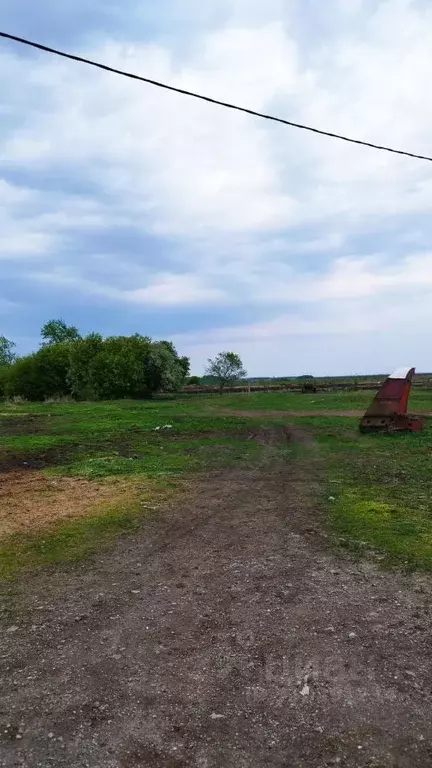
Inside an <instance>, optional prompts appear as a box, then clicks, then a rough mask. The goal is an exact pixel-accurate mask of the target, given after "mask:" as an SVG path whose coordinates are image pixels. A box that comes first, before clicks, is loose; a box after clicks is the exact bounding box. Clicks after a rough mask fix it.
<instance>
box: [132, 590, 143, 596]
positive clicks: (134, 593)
mask: <svg viewBox="0 0 432 768" xmlns="http://www.w3.org/2000/svg"><path fill="white" fill-rule="evenodd" d="M131 592H132V594H133V595H139V594H140V592H141V590H140V589H131Z"/></svg>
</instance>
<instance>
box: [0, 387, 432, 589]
mask: <svg viewBox="0 0 432 768" xmlns="http://www.w3.org/2000/svg"><path fill="white" fill-rule="evenodd" d="M370 399H371V395H370V393H368V392H338V393H332V392H328V393H322V394H318V395H302V394H300V393H282V392H277V393H256V394H251V395H227V396H222V397H219V396H210V397H208V396H197V397H192V396H188V397H184V398H180V399H156V400H154V401H151V402H127V401H121V402H111V403H78V404H74V403H59V404H43V405H42V404H41V405H39V404H21V405H5V404H0V437H1V441H0V522H1V521H2V520H3V522H5V526H6V527H5V533H4V534H3V535H1V526H0V537H1V538H0V574H2V575H3V576H6V577H7V576H11V575H13V574H14V573H15V572H16V571H17V570H19V569H21V568H22V567H35V566H38V565H40V564H43V563H55V562H59V561H62V560H74V559H77V558H80V557H82V556H84V555H87V554H89V553H91V552H93V551H95V550H96V549H97V548H98V547H99V546H101V544H102V543H106V542H109V541H110V540H111V539H112V538H113V537H114V536H116V535H119V534H121V533H127V532H130V531H131V530H135V529H136V528H137V527H138V526H139V525H140V522H141V519H142V518H143V516H146V515H148V514H157V513H158V510H159V509H163V508H164V506H166V505H167V504H170V503H173V501H174V500H176V499H179V498H180V496H181V495H182V494H184V493H187V492H189V491H188V489H190V488H191V487H193V485H194V484H196V483H197V482H199V475H200V473H201V472H203V471H208V470H211V469H216V468H223V467H231V466H233V465H238V466H240V467H241V466H250V465H251V464H254V463H256V462H258V461H259V460H260V457H261V455H262V451H263V450H264V448H263V445H262V444H261V442H260V440H259V439H256V436H257V434H258V429H259V427H260V426H262V425H270V424H282V423H289V424H293V425H298V426H299V427H300V428H301V430H302V431H303V432H304V433H306V434H307V435H308V436H309V438H310V439H308V440H307V441H304V442H302V443H301V445H298V444H295V443H294V442H293V443H288V444H285V445H283V446H282V445H281V446H280V447H279V448H278V449H277V451H279V457H278V456H277V455H276V454H275V460H281V461H290V462H294V463H295V462H301V463H302V467H304V466H311V467H312V466H313V468H314V472H315V474H316V473H318V476H319V477H320V478H321V480H320V482H321V490H320V493H319V498H318V497H317V499H316V503H317V506H320V507H321V508H323V509H325V511H326V513H327V516H328V521H329V526H330V530H331V531H332V532H333V534H334V537H335V540H336V541H337V542H339V543H340V544H342V545H343V546H346V547H349V548H350V549H351V550H354V551H356V552H357V553H360V554H364V555H369V554H370V553H373V556H374V557H378V558H379V559H380V560H381V561H382V562H383V563H385V564H387V563H396V562H397V563H399V564H401V565H403V566H404V567H408V568H422V569H431V568H432V472H431V466H430V464H431V460H430V455H431V448H432V419H431V420H430V421H428V423H427V425H426V428H425V429H424V431H423V432H422V433H420V434H417V435H414V434H413V435H411V434H409V435H397V436H385V435H372V436H369V435H360V434H359V432H358V429H357V427H358V418H357V417H355V416H345V415H337V413H338V412H339V414H340V413H343V412H351V411H356V410H364V409H365V407H366V406H367V404H368V403H369V402H370ZM410 407H411V410H413V411H416V410H418V411H425V412H427V411H430V412H432V392H430V391H428V390H420V391H415V392H413V394H412V397H411V402H410ZM230 410H231V411H235V413H230ZM284 410H288V411H290V414H289V416H284V415H283V414H281V413H278V411H284ZM167 425H170V426H169V428H168V427H167ZM164 427H167V428H164ZM277 451H276V453H277ZM32 469H34V470H35V471H29V470H32ZM56 510H58V519H57V517H56V514H57V512H56ZM65 510H66V511H67V514H66V513H65ZM45 511H46V513H47V514H46V515H45ZM36 512H37V514H36ZM48 513H49V514H48ZM11 526H12V528H13V530H12V529H11ZM14 526H15V528H14Z"/></svg>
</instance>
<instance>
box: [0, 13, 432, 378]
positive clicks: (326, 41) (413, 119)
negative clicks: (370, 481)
mask: <svg viewBox="0 0 432 768" xmlns="http://www.w3.org/2000/svg"><path fill="white" fill-rule="evenodd" d="M0 28H1V30H2V31H6V32H10V33H12V34H16V35H18V36H22V37H29V38H31V39H34V40H37V41H39V42H41V43H44V44H46V45H49V46H52V47H58V48H62V49H64V50H67V51H69V52H74V53H77V54H79V55H82V56H85V57H88V58H93V59H96V60H98V61H101V62H103V63H106V64H109V65H110V66H114V67H117V68H120V69H125V70H128V71H131V72H135V73H137V74H141V75H143V76H144V77H148V78H152V79H156V80H161V81H164V82H167V83H170V84H173V85H174V86H177V87H180V88H186V89H190V90H194V91H197V92H200V93H203V94H207V95H209V96H212V97H214V98H217V99H221V100H224V101H230V102H234V103H238V104H240V105H243V106H246V107H248V108H251V109H254V110H258V111H264V112H269V113H272V114H275V115H278V116H280V117H283V118H286V119H288V120H292V121H295V122H300V123H306V124H309V125H312V126H315V127H318V128H321V129H324V130H328V131H333V132H337V133H343V134H347V135H350V136H353V137H354V138H358V139H362V140H365V141H372V142H374V143H378V144H387V145H390V146H393V147H396V148H400V149H405V150H408V151H411V152H416V153H419V154H422V155H430V156H432V100H431V99H430V82H431V79H432V46H431V45H430V40H431V37H432V7H431V4H430V3H429V2H427V0H425V1H424V2H423V0H326V2H325V3H323V2H321V1H319V0H284V1H282V0H267V2H266V3H263V2H262V0H207V2H206V3H203V2H202V0H164V2H162V3H159V4H156V3H154V2H152V1H151V0H122V2H120V0H93V2H92V3H88V1H87V0H73V2H72V0H63V2H62V3H58V2H57V0H39V2H38V3H37V4H36V3H34V2H33V0H3V2H2V13H1V24H0ZM431 209H432V164H431V163H428V162H425V161H420V160H415V159H410V158H404V157H399V156H396V155H391V154H388V153H384V152H378V151H374V150H371V149H367V148H362V147H359V146H354V145H348V144H345V143H343V142H339V141H336V140H334V139H330V138H325V137H321V136H317V135H314V134H310V133H307V132H305V131H300V130H296V129H293V128H289V127H285V126H283V125H277V124H275V123H269V122H268V121H264V120H260V119H258V118H254V117H251V116H248V115H245V114H240V113H236V112H231V111H229V110H224V109H222V108H219V107H216V106H212V105H209V104H205V103H202V102H198V101H196V100H193V99H191V98H187V97H184V96H181V95H178V94H174V93H169V92H166V91H163V90H160V89H157V88H154V87H151V86H149V85H146V84H143V83H137V82H132V81H129V80H126V79H125V78H121V77H118V76H116V75H112V74H108V73H104V72H101V71H98V70H95V69H92V68H89V67H86V66H85V65H83V64H78V63H74V62H70V61H65V60H62V59H59V58H57V57H53V56H50V55H48V54H44V53H42V52H37V51H34V50H31V49H29V48H25V47H23V46H20V45H18V44H16V43H11V42H8V41H6V40H0V334H4V335H5V336H6V337H7V338H10V339H12V340H14V341H15V342H16V344H17V350H18V352H19V353H20V354H25V353H27V352H29V351H31V350H33V349H36V348H37V346H38V344H39V341H40V336H39V330H40V327H41V325H42V324H43V323H44V322H45V321H46V320H48V319H51V318H56V317H62V318H64V319H65V320H66V322H68V323H69V324H72V325H75V326H77V327H78V328H79V329H80V331H81V333H83V334H85V333H89V332H91V331H93V330H97V331H99V332H101V333H102V334H103V335H113V334H130V333H136V332H137V333H142V334H145V335H150V336H152V337H154V338H156V339H159V338H166V339H171V340H173V341H174V343H175V344H176V346H177V348H178V351H179V353H181V354H186V355H189V356H190V357H191V361H192V372H193V373H196V374H201V373H202V372H203V370H204V366H205V363H206V360H207V358H208V357H213V356H214V355H215V354H217V353H218V352H219V351H221V350H232V351H235V352H238V353H239V354H240V355H241V357H242V359H243V361H244V364H245V367H246V369H247V371H248V373H249V374H250V375H252V376H265V375H270V376H272V375H273V376H283V375H300V374H305V373H308V374H315V375H332V374H333V375H342V374H361V373H373V372H380V373H381V372H387V371H390V370H392V369H393V368H396V367H397V366H400V365H410V366H411V365H415V366H416V367H417V370H419V371H431V370H432V345H431V328H432V302H431V291H432V240H431V235H432V217H431Z"/></svg>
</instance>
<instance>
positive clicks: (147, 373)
mask: <svg viewBox="0 0 432 768" xmlns="http://www.w3.org/2000/svg"><path fill="white" fill-rule="evenodd" d="M41 337H42V341H41V345H40V347H39V349H38V350H37V351H36V352H33V353H31V354H29V355H25V356H23V357H16V356H15V345H14V344H13V342H11V341H9V340H8V339H6V338H5V337H4V336H3V337H0V395H2V396H3V397H8V398H9V397H17V396H19V397H23V398H25V399H26V400H33V401H37V400H45V399H47V398H57V397H68V396H69V397H73V398H75V399H77V400H112V399H116V398H125V397H129V398H147V397H151V396H152V395H153V394H155V393H156V392H159V391H161V390H163V391H164V392H175V391H176V390H178V389H180V388H181V387H182V386H183V384H184V381H185V378H186V377H187V375H188V373H189V358H188V357H181V356H179V355H178V353H177V350H176V349H175V347H174V345H173V344H172V343H171V342H170V341H153V340H152V339H151V338H150V337H149V336H141V335H140V334H138V333H136V334H134V335H132V336H108V337H106V338H103V337H102V336H101V334H99V333H90V334H89V335H88V336H81V335H80V333H79V332H78V330H77V329H76V328H74V327H73V326H68V325H66V323H65V322H64V320H50V321H49V322H47V323H45V325H44V326H43V327H42V329H41Z"/></svg>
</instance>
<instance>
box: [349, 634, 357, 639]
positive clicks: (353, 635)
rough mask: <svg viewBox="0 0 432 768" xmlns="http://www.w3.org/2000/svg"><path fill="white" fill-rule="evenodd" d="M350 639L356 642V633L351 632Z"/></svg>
mask: <svg viewBox="0 0 432 768" xmlns="http://www.w3.org/2000/svg"><path fill="white" fill-rule="evenodd" d="M348 637H349V639H350V640H354V638H355V637H357V635H356V633H355V632H350V633H349V635H348Z"/></svg>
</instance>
